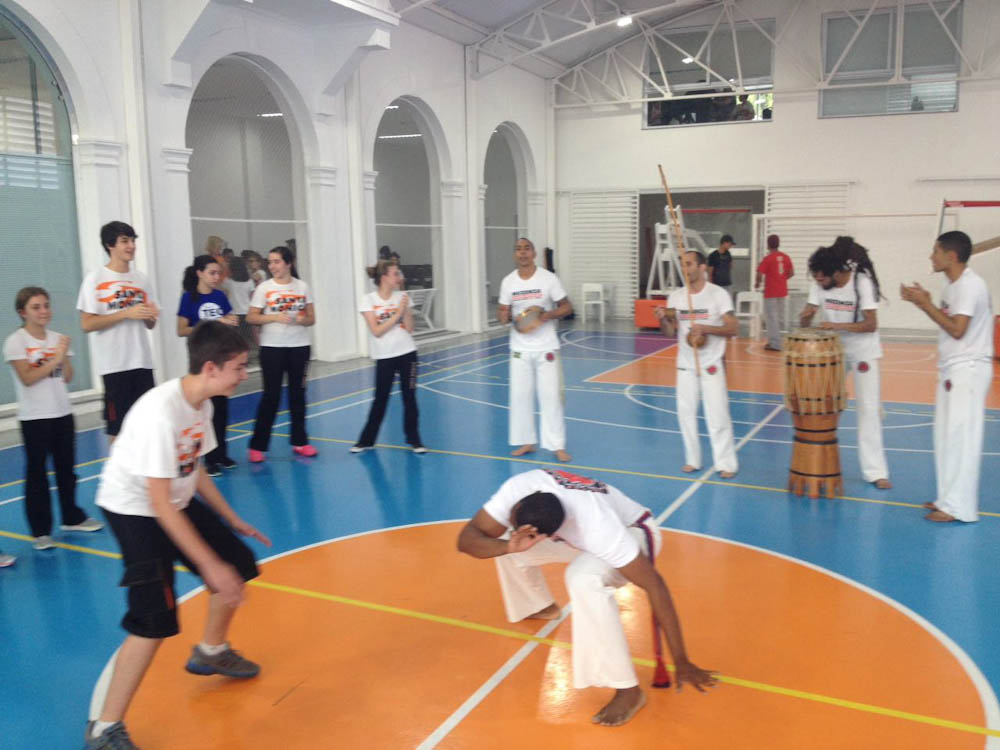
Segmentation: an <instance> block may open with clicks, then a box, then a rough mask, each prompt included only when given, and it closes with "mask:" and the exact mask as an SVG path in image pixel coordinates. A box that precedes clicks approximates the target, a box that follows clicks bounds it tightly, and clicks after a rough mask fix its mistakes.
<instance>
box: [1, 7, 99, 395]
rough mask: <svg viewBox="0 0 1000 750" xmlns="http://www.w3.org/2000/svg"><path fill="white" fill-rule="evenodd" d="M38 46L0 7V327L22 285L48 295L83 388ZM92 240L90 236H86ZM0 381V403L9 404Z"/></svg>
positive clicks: (61, 118) (59, 150)
mask: <svg viewBox="0 0 1000 750" xmlns="http://www.w3.org/2000/svg"><path fill="white" fill-rule="evenodd" d="M59 81H60V79H59V77H58V75H57V74H56V72H55V70H54V68H53V66H52V65H51V64H50V63H49V61H48V60H47V58H46V56H45V54H44V53H43V51H42V48H41V46H40V45H39V44H38V42H37V41H35V40H34V39H33V38H32V37H31V36H30V35H29V34H28V32H27V31H26V30H25V29H24V28H23V26H22V25H21V24H20V23H19V22H18V21H17V20H16V19H15V18H13V17H12V16H10V15H9V14H8V12H7V11H4V9H3V8H0V247H3V249H4V260H3V273H0V310H2V312H0V322H2V325H3V337H6V336H7V335H8V334H9V333H10V332H12V331H13V330H14V329H15V328H17V327H18V326H19V325H21V319H20V317H19V316H18V315H17V313H15V312H14V297H15V295H16V294H17V291H18V290H19V289H21V288H22V287H25V286H40V287H43V288H44V289H45V290H46V291H48V293H49V296H50V300H51V302H52V308H53V316H52V322H51V323H50V324H49V327H50V328H51V329H52V330H54V331H58V332H59V333H62V334H65V335H67V336H70V337H71V338H72V339H73V344H72V351H73V355H74V365H75V367H74V369H75V371H76V374H75V376H74V379H73V383H72V385H71V386H70V388H71V389H72V390H74V391H80V390H87V389H89V388H90V387H91V381H90V377H91V373H90V356H89V352H88V348H87V343H86V338H85V337H84V335H83V334H82V333H81V332H80V325H79V319H78V315H77V311H76V297H77V292H78V291H79V288H80V282H81V280H82V269H81V266H80V245H79V231H78V228H77V209H76V193H75V190H74V188H73V159H72V143H73V142H72V137H71V129H70V118H69V110H68V109H67V106H66V101H65V100H64V98H63V92H62V89H61V87H60V83H59ZM93 241H94V242H95V243H97V242H99V239H98V238H97V237H94V238H93ZM14 398H15V396H14V385H13V382H12V380H11V378H10V377H3V378H0V403H10V402H12V401H13V400H14Z"/></svg>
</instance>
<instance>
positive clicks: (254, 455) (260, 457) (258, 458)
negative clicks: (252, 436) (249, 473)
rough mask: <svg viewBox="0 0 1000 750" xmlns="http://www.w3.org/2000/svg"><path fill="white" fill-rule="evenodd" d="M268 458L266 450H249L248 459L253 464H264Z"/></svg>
mask: <svg viewBox="0 0 1000 750" xmlns="http://www.w3.org/2000/svg"><path fill="white" fill-rule="evenodd" d="M266 458H267V456H265V455H264V451H255V450H254V449H253V448H251V449H250V450H248V451H247V460H248V461H250V463H252V464H262V463H264V460H265V459H266Z"/></svg>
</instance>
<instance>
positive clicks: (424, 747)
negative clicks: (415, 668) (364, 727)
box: [417, 604, 572, 750]
mask: <svg viewBox="0 0 1000 750" xmlns="http://www.w3.org/2000/svg"><path fill="white" fill-rule="evenodd" d="M571 611H572V607H571V605H569V604H567V605H566V606H565V607H563V609H562V612H561V613H560V614H559V617H558V618H557V619H555V620H552V621H551V622H549V623H548V624H547V625H546V626H545V627H543V628H542V629H541V630H539V631H538V632H537V633H535V636H534V637H535V638H547V637H548V636H549V634H550V633H551V632H552V631H553V630H555V629H556V628H557V627H558V626H559V625H560V624H561V623H562V622H563V620H565V619H566V618H567V617H568V616H569V613H570V612H571ZM540 645H541V644H540V643H539V642H538V641H528V642H527V643H525V644H524V645H523V646H521V648H519V649H518V650H517V653H515V654H514V655H513V656H512V657H510V658H509V659H508V660H507V661H506V662H504V664H503V666H501V667H500V669H498V670H497V671H496V672H494V673H493V674H492V675H490V677H489V678H488V679H487V680H486V682H484V683H483V684H482V685H480V686H479V688H478V689H477V690H476V692H474V693H473V694H472V695H470V696H469V697H468V699H467V700H466V701H465V702H464V703H463V704H462V705H461V706H459V707H458V708H457V709H455V712H454V713H453V714H452V715H451V716H449V717H448V718H447V719H445V720H444V721H443V722H441V725H440V726H439V727H438V728H437V729H435V730H434V731H433V732H431V734H430V736H429V737H428V738H427V739H426V740H424V741H423V742H421V743H420V744H419V745H417V750H433V748H435V747H437V744H438V743H439V742H440V741H441V740H443V739H444V738H445V737H447V736H448V735H449V734H450V733H451V731H452V730H453V729H454V728H455V727H457V726H458V725H459V724H460V723H461V721H462V720H463V719H464V718H465V717H466V716H468V715H469V714H470V713H471V712H472V710H473V709H474V708H475V707H476V706H478V705H479V704H480V703H482V702H483V700H484V699H485V698H486V696H488V695H489V694H490V693H492V692H493V691H494V690H495V689H496V687H497V685H499V684H500V683H501V682H503V681H504V680H505V679H506V678H507V677H508V676H509V675H510V674H511V672H513V671H514V670H515V669H517V667H518V666H519V665H520V664H521V662H523V661H524V660H525V659H527V658H528V656H529V655H530V654H531V652H532V651H534V650H535V649H536V648H538V647H539V646H540Z"/></svg>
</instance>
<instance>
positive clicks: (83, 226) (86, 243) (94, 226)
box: [73, 139, 132, 388]
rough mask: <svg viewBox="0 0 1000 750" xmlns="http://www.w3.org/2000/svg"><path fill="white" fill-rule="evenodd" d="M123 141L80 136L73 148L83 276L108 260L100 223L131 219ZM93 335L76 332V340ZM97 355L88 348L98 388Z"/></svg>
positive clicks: (128, 220)
mask: <svg viewBox="0 0 1000 750" xmlns="http://www.w3.org/2000/svg"><path fill="white" fill-rule="evenodd" d="M124 154H125V145H124V144H123V143H119V142H117V141H101V140H94V139H80V140H79V141H77V143H76V145H75V146H74V148H73V176H74V183H75V187H76V207H77V232H78V233H79V237H80V265H81V268H82V270H83V275H84V276H85V275H86V274H87V273H88V272H90V271H93V270H95V269H97V268H100V267H101V266H103V265H105V264H106V263H107V262H108V256H107V254H106V253H105V252H104V248H103V247H102V246H101V227H102V226H104V225H105V224H107V223H108V222H109V221H125V222H128V223H131V220H132V217H131V215H130V214H129V203H128V190H127V185H128V174H127V173H126V171H125V165H124ZM91 338H92V337H91V336H88V335H86V334H79V335H77V336H74V337H73V340H74V342H75V343H74V346H81V345H82V344H80V343H76V342H83V341H88V342H89V341H90V339H91ZM97 365H98V362H97V357H96V356H94V352H93V349H91V352H90V382H91V385H92V386H93V387H94V388H100V385H101V376H100V373H99V372H98V369H97Z"/></svg>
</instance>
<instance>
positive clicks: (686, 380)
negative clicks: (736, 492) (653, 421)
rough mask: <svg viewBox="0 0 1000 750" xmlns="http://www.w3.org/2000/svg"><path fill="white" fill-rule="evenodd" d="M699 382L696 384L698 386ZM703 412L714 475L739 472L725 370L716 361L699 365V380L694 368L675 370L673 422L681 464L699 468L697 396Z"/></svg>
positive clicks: (720, 363) (699, 448)
mask: <svg viewBox="0 0 1000 750" xmlns="http://www.w3.org/2000/svg"><path fill="white" fill-rule="evenodd" d="M699 380H700V383H699ZM699 391H701V401H702V405H703V407H704V410H705V422H706V423H707V424H708V437H709V440H710V441H711V443H712V458H713V459H714V461H715V470H716V471H732V472H736V471H738V470H739V462H738V461H737V460H736V446H735V444H734V441H733V422H732V420H731V419H730V418H729V389H728V388H727V387H726V368H725V366H724V365H723V364H722V360H719V361H718V362H716V363H715V364H713V365H710V366H708V367H706V366H704V365H702V367H701V377H700V378H699V377H698V376H697V375H695V371H694V368H693V367H692V368H690V369H681V368H680V367H678V368H677V421H678V422H679V423H680V428H681V439H682V441H683V442H684V463H685V464H687V465H688V466H693V467H695V468H696V469H700V468H701V441H700V440H699V438H698V392H699Z"/></svg>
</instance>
